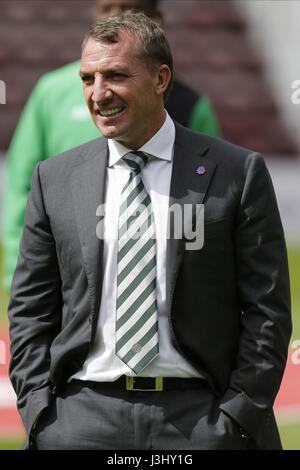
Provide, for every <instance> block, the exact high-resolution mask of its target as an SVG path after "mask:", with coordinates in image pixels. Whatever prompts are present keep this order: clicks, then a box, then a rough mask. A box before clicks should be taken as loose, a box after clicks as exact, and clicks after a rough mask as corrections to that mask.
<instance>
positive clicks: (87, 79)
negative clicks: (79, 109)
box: [81, 75, 94, 85]
mask: <svg viewBox="0 0 300 470" xmlns="http://www.w3.org/2000/svg"><path fill="white" fill-rule="evenodd" d="M81 80H82V82H83V83H84V84H85V85H92V84H93V83H94V77H93V76H92V75H82V76H81Z"/></svg>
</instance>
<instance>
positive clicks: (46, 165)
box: [39, 137, 107, 175]
mask: <svg viewBox="0 0 300 470" xmlns="http://www.w3.org/2000/svg"><path fill="white" fill-rule="evenodd" d="M106 147H107V139H105V137H98V138H97V139H94V140H91V141H89V142H86V143H84V144H81V145H79V146H78V147H74V148H72V149H70V150H67V151H66V152H63V153H60V154H59V155H55V156H53V157H50V158H48V159H47V160H44V161H42V162H41V163H40V166H39V168H40V172H41V174H47V175H48V174H50V173H51V172H56V173H60V172H63V171H71V170H72V169H73V168H74V167H76V166H78V165H82V164H84V163H85V162H86V161H87V160H88V159H89V156H90V155H93V154H95V153H97V152H101V151H103V150H104V149H105V148H106Z"/></svg>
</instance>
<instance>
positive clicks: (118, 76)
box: [111, 72, 127, 82]
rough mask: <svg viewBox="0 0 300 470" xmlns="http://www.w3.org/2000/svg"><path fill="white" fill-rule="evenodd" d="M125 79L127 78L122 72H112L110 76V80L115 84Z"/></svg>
mask: <svg viewBox="0 0 300 470" xmlns="http://www.w3.org/2000/svg"><path fill="white" fill-rule="evenodd" d="M126 77H127V75H126V74H125V73H122V72H113V73H112V74H111V79H112V80H113V81H115V82H118V81H121V80H124V78H126Z"/></svg>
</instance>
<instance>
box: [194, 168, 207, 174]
mask: <svg viewBox="0 0 300 470" xmlns="http://www.w3.org/2000/svg"><path fill="white" fill-rule="evenodd" d="M196 173H197V175H204V174H205V173H206V168H205V166H198V168H197V169H196Z"/></svg>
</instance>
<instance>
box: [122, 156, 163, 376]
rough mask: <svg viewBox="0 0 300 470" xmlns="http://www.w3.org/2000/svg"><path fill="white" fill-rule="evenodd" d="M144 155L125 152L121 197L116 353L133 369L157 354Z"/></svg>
mask: <svg viewBox="0 0 300 470" xmlns="http://www.w3.org/2000/svg"><path fill="white" fill-rule="evenodd" d="M149 158H150V155H149V154H146V153H144V152H139V151H138V152H130V153H128V154H126V155H125V156H124V157H123V160H124V161H125V162H126V163H127V165H128V166H129V167H130V170H131V171H130V175H129V179H128V181H127V183H126V184H125V186H124V188H123V190H122V194H121V201H120V213H119V245H118V274H117V305H116V307H117V308H116V310H117V323H116V354H117V356H118V357H119V358H120V359H121V360H122V361H123V362H125V364H127V365H128V366H129V367H130V369H132V370H133V371H134V372H135V373H136V374H138V373H139V372H141V370H143V369H144V368H145V367H146V366H147V365H148V364H149V363H150V362H151V361H152V360H153V359H154V358H155V357H156V356H157V355H158V349H159V348H158V319H157V302H156V239H155V226H154V219H153V211H152V205H151V199H150V196H149V194H148V193H147V191H146V189H145V187H144V184H143V182H142V180H141V176H140V173H141V170H142V168H143V166H144V165H145V164H146V163H147V162H148V160H149Z"/></svg>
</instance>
